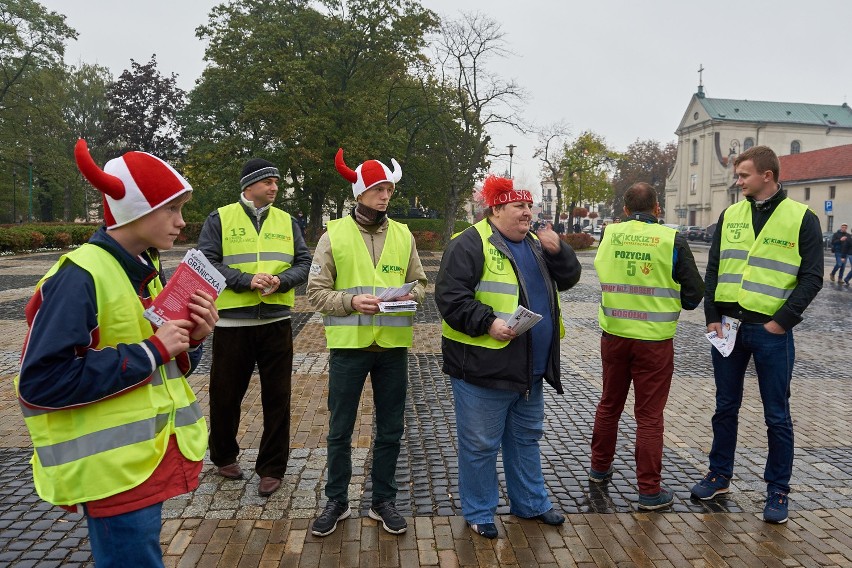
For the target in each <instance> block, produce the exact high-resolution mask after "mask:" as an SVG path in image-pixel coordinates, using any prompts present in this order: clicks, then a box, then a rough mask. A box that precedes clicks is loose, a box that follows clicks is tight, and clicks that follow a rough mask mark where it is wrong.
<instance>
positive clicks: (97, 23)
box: [39, 0, 852, 193]
mask: <svg viewBox="0 0 852 568" xmlns="http://www.w3.org/2000/svg"><path fill="white" fill-rule="evenodd" d="M39 1H40V2H41V3H42V4H43V5H44V6H46V7H47V8H48V9H50V10H54V11H57V12H59V13H62V14H64V15H65V16H67V20H66V21H67V23H68V24H69V25H70V26H71V27H73V28H74V29H76V30H77V31H78V32H79V38H78V40H77V41H76V42H71V43H70V44H69V45H68V46H67V52H66V61H67V62H68V63H70V64H76V63H78V62H79V61H81V60H82V61H84V62H87V63H99V64H101V65H104V66H106V67H108V68H110V69H111V70H112V71H113V74H114V75H115V76H117V75H118V74H120V73H121V71H122V70H124V69H127V68H129V67H130V59H131V58H132V59H134V60H136V61H137V62H139V63H146V62H147V61H149V60H150V57H151V55H152V54H154V53H156V54H157V61H158V67H159V69H160V71H161V72H162V73H163V74H169V73H176V74H178V83H179V86H180V87H181V88H183V89H185V90H190V89H191V88H192V86H193V85H194V83H195V80H196V79H197V78H198V77H199V76H200V74H201V71H202V69H203V68H204V65H205V62H204V61H203V55H204V47H205V46H204V45H203V44H202V42H200V41H199V40H198V39H197V38H196V37H195V28H196V27H197V26H199V25H200V24H203V23H206V21H207V15H208V13H209V11H210V8H211V7H212V6H214V5H216V4H219V3H220V2H216V1H212V0H146V1H144V2H125V1H121V0H39ZM421 3H422V4H423V5H424V6H425V7H427V8H430V9H432V10H434V11H435V12H437V13H438V14H439V15H441V16H444V17H451V18H452V17H457V16H458V14H459V9H460V8H461V9H464V10H466V11H481V12H483V13H486V14H488V15H489V16H490V17H492V18H493V19H495V20H497V21H499V22H501V24H502V25H503V30H504V31H505V33H506V40H507V42H508V46H509V48H510V49H511V50H512V52H513V53H514V55H513V56H511V57H509V58H507V59H504V60H495V61H493V62H492V63H491V68H492V70H493V71H495V72H497V73H499V74H501V75H502V76H504V77H506V78H514V79H515V80H516V81H517V82H518V83H519V84H520V85H521V86H522V87H523V88H524V89H525V90H526V91H527V93H528V95H529V96H528V99H527V101H526V105H525V109H524V112H523V117H524V118H525V119H526V120H527V121H530V122H533V123H537V124H547V123H553V122H557V121H560V120H562V121H565V122H566V123H567V124H568V125H569V126H570V128H571V131H572V133H573V134H574V135H576V134H579V133H580V132H582V131H583V130H586V129H591V130H594V131H595V132H597V133H599V134H601V135H603V136H604V137H605V138H606V140H607V142H608V143H609V144H610V145H611V146H612V147H613V148H615V149H616V150H624V149H626V147H627V146H628V145H629V144H630V143H631V142H633V141H635V140H636V139H643V140H644V139H654V140H659V141H661V142H668V141H674V140H676V136H675V134H674V130H675V129H676V128H677V126H678V123H679V122H680V120H681V118H682V117H683V113H684V112H685V110H686V106H687V104H688V103H689V99H690V97H691V96H692V94H693V93H694V92H695V91H696V87H697V85H698V67H699V65H703V66H704V68H705V71H704V73H703V79H704V88H705V92H706V94H707V96H708V97H717V98H728V99H750V100H768V101H787V102H805V103H822V104H838V105H839V104H842V103H843V102H849V96H850V95H852V57H850V56H852V34H849V33H847V31H846V29H845V26H846V25H848V22H852V1H849V0H810V1H807V2H802V1H801V0H796V1H791V0H773V1H767V0H741V1H740V2H730V1H720V2H713V3H710V2H692V1H683V0H645V1H644V2H636V1H633V0H621V1H617V0H593V1H584V2H579V1H575V0H567V1H566V0H487V1H485V0H463V1H459V0H422V1H421ZM843 22H847V24H843ZM492 136H493V140H494V144H495V149H494V151H495V152H504V153H506V152H508V150H507V149H506V146H508V145H509V144H514V145H515V146H516V149H515V151H514V159H513V164H512V173H513V174H514V177H515V178H516V181H517V183H518V184H519V185H523V186H525V187H529V188H530V189H533V190H534V191H536V192H537V193H538V191H539V184H538V177H539V163H538V162H537V161H536V160H534V159H533V158H532V154H533V152H534V150H535V145H536V137H535V136H534V135H527V136H524V135H523V134H519V133H514V132H511V131H505V130H501V131H499V132H494V133H493V135H492ZM375 157H377V158H379V159H382V160H387V159H388V158H389V157H379V156H375ZM329 159H331V157H329ZM492 162H493V169H494V170H495V173H503V171H504V170H506V169H508V157H506V158H495V159H493V160H492Z"/></svg>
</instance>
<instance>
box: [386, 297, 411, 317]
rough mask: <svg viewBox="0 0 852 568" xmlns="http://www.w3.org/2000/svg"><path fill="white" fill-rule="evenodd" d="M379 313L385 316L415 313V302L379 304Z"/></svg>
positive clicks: (404, 301)
mask: <svg viewBox="0 0 852 568" xmlns="http://www.w3.org/2000/svg"><path fill="white" fill-rule="evenodd" d="M379 311H380V312H384V313H386V314H399V313H405V312H415V311H417V302H415V301H414V300H402V301H399V302H379Z"/></svg>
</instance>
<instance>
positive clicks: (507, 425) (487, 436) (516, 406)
mask: <svg viewBox="0 0 852 568" xmlns="http://www.w3.org/2000/svg"><path fill="white" fill-rule="evenodd" d="M452 383H453V397H454V399H455V410H456V434H457V436H458V444H459V497H460V498H461V506H462V514H463V515H464V518H465V519H466V520H467V522H469V523H473V524H481V523H493V522H494V515H495V513H496V512H497V501H498V498H499V493H498V487H497V452H498V451H499V450H500V447H501V445H502V447H503V471H504V472H505V474H506V490H507V492H508V494H509V504H510V511H511V512H512V514H513V515H517V516H519V517H524V518H530V517H535V516H537V515H540V514H542V513H546V512H547V511H549V510H550V509H551V508H552V505H551V504H550V499H549V498H548V496H547V490H546V489H545V487H544V475H542V473H541V453H540V452H539V447H538V441H539V440H540V439H541V437H542V435H543V434H544V388H543V381H542V380H541V379H539V380H537V381H535V382H534V383H533V386H532V389H531V390H530V393H529V399H527V398H525V396H524V394H523V393H517V392H512V391H506V390H498V389H489V388H483V387H478V386H475V385H471V384H470V383H466V382H464V381H462V380H460V379H456V378H452Z"/></svg>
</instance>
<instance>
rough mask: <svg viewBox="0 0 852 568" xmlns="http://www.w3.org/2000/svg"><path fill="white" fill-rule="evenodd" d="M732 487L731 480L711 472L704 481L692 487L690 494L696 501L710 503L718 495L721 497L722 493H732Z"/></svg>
mask: <svg viewBox="0 0 852 568" xmlns="http://www.w3.org/2000/svg"><path fill="white" fill-rule="evenodd" d="M730 485H731V480H730V479H728V478H727V477H725V476H724V475H722V474H721V473H716V472H715V471H710V472H707V475H705V476H704V479H702V480H701V481H699V482H698V483H696V484H695V485H693V486H692V490H691V491H690V493H691V494H692V496H693V497H695V498H696V499H701V500H702V501H708V500H710V499H712V498H713V497H715V496H716V495H721V494H722V493H727V492H728V491H730V489H729V487H730Z"/></svg>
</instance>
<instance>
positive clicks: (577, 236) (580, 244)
mask: <svg viewBox="0 0 852 568" xmlns="http://www.w3.org/2000/svg"><path fill="white" fill-rule="evenodd" d="M561 238H562V240H563V241H565V242H566V243H568V244H569V245H570V246H571V248H572V249H574V250H581V249H586V248H590V247H591V246H592V245H593V244H594V243H595V238H594V237H593V236H592V235H589V234H587V233H569V234H567V235H562V236H561Z"/></svg>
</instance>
